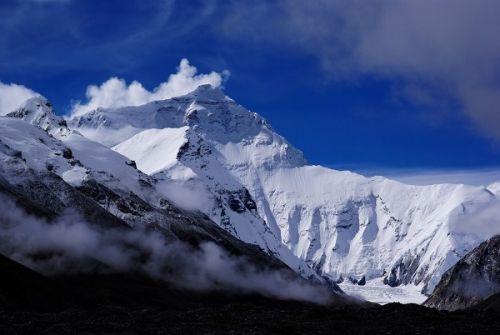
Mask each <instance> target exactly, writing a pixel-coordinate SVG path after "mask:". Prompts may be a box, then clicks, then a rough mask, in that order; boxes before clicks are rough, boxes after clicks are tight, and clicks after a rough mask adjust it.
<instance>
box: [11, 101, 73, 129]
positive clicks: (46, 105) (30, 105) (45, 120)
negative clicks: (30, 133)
mask: <svg viewBox="0 0 500 335" xmlns="http://www.w3.org/2000/svg"><path fill="white" fill-rule="evenodd" d="M6 116H7V117H12V118H17V119H21V120H24V121H26V122H28V123H31V124H32V125H34V126H37V127H40V128H42V129H43V130H46V131H50V130H53V129H63V128H64V129H67V126H66V121H65V120H64V119H63V118H62V117H60V116H58V115H56V114H55V112H54V108H53V106H52V104H51V103H50V101H49V100H47V99H46V98H45V97H42V96H37V97H32V98H29V99H28V100H26V101H25V102H24V104H22V105H21V107H19V108H18V109H17V110H15V111H13V112H11V113H9V114H7V115H6Z"/></svg>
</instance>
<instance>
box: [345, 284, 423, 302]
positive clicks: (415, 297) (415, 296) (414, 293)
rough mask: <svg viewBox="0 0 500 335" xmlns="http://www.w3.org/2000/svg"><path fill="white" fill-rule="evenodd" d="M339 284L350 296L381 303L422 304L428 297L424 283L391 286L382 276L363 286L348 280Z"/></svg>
mask: <svg viewBox="0 0 500 335" xmlns="http://www.w3.org/2000/svg"><path fill="white" fill-rule="evenodd" d="M339 286H340V288H341V289H342V290H343V291H344V292H345V293H347V294H348V295H350V296H353V297H355V298H359V299H362V300H367V301H371V302H374V303H377V304H381V305H385V304H388V303H391V302H399V303H401V304H421V303H423V302H424V301H425V300H426V299H427V296H426V295H425V294H422V292H421V291H422V288H423V287H422V285H420V286H416V285H412V284H408V285H402V286H399V287H390V286H387V285H385V284H384V283H383V281H382V280H380V278H375V279H372V280H370V281H368V282H367V283H366V284H365V285H363V286H360V285H356V284H352V283H348V282H344V283H342V284H340V285H339Z"/></svg>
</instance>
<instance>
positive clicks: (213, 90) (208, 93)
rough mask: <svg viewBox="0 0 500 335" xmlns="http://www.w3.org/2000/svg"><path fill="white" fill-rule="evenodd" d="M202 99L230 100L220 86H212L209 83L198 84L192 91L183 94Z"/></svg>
mask: <svg viewBox="0 0 500 335" xmlns="http://www.w3.org/2000/svg"><path fill="white" fill-rule="evenodd" d="M185 96H186V97H193V98H195V99H196V100H202V101H232V99H230V98H229V97H227V96H226V95H225V94H224V92H223V91H222V89H221V88H220V87H214V86H212V85H210V84H204V85H200V86H198V87H197V88H196V89H195V90H194V91H192V92H191V93H188V94H186V95H185Z"/></svg>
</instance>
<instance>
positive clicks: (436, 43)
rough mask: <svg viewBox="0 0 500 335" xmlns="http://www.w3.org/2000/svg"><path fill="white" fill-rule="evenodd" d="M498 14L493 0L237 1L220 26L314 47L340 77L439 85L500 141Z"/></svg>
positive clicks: (306, 49) (422, 87) (240, 34)
mask: <svg viewBox="0 0 500 335" xmlns="http://www.w3.org/2000/svg"><path fill="white" fill-rule="evenodd" d="M499 15H500V3H499V2H498V1H493V0H481V1H467V0H445V1H378V0H375V1H370V2H366V1H357V0H354V1H330V0H319V1H295V0H292V1H277V2H272V3H271V2H260V3H259V5H258V6H256V5H255V4H254V2H252V1H238V2H233V5H232V6H231V7H230V9H229V10H228V11H227V12H226V15H225V18H224V19H223V20H222V21H221V22H222V23H221V25H220V26H219V28H218V29H219V31H220V32H221V33H222V34H223V35H225V36H228V37H230V38H234V39H238V40H242V39H246V40H249V41H254V42H256V43H257V44H259V45H262V43H272V44H275V45H276V44H278V45H281V46H285V47H291V48H292V49H293V50H299V51H301V52H303V53H307V54H311V55H312V56H314V57H317V58H318V59H319V60H320V61H321V63H322V64H323V68H324V69H325V70H326V72H327V73H330V75H331V76H333V77H335V78H336V79H339V80H347V81H349V80H353V79H356V78H357V77H359V76H375V77H381V78H387V79H390V80H396V82H397V83H398V84H397V85H398V86H400V87H402V88H404V86H405V85H411V86H412V87H413V88H418V89H419V91H420V94H418V96H422V94H423V93H425V92H426V91H432V92H433V94H432V95H434V96H438V97H439V98H440V99H443V98H444V99H446V98H448V99H450V100H454V101H456V102H457V103H458V104H459V105H460V106H461V109H462V111H463V112H464V113H465V115H467V116H468V117H469V118H470V120H472V121H473V123H474V124H475V125H476V126H477V127H478V128H479V129H480V130H482V131H483V134H485V135H486V136H489V137H493V138H496V139H497V140H500V84H499V83H500V39H499V38H498V36H497V35H498V31H500V20H498V16H499ZM437 93H440V94H437ZM432 95H428V96H432ZM410 98H411V97H410ZM421 102H422V101H421V100H420V101H418V103H421ZM430 103H434V102H432V101H431V102H430Z"/></svg>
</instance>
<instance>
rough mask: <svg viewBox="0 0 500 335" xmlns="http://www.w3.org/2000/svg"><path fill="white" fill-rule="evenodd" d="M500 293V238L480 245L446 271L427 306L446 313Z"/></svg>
mask: <svg viewBox="0 0 500 335" xmlns="http://www.w3.org/2000/svg"><path fill="white" fill-rule="evenodd" d="M497 293H500V236H498V235H497V236H495V237H493V238H491V239H489V240H487V241H485V242H483V243H481V244H480V245H479V246H477V247H476V248H474V250H472V251H471V252H469V253H468V254H467V255H465V257H463V258H462V259H461V260H460V261H458V263H457V264H455V265H454V266H453V267H452V268H451V269H449V270H448V271H446V273H445V274H444V275H443V277H442V278H441V280H440V281H439V283H438V284H437V286H436V288H435V290H434V292H433V293H432V294H431V296H430V297H429V299H427V301H426V302H425V303H424V304H425V305H426V306H429V307H435V308H439V309H446V310H456V309H463V308H468V307H471V306H474V305H476V304H478V303H480V302H482V301H483V300H486V299H487V298H489V297H491V296H493V295H495V294H497ZM497 301H498V297H497ZM497 304H498V302H497Z"/></svg>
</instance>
